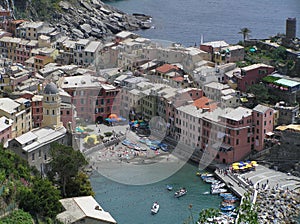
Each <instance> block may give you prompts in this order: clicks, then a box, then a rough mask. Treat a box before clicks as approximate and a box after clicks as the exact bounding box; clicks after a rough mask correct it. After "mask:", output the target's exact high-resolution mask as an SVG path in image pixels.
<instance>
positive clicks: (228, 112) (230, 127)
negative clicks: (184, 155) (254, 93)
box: [202, 107, 252, 163]
mask: <svg viewBox="0 0 300 224" xmlns="http://www.w3.org/2000/svg"><path fill="white" fill-rule="evenodd" d="M251 136H252V110H250V109H247V108H243V107H238V108H236V109H232V108H227V109H225V110H223V109H219V108H218V109H216V110H214V111H213V112H210V113H207V114H206V115H205V116H204V117H203V118H202V149H203V150H206V151H207V152H208V153H209V154H210V156H211V157H213V158H214V160H216V161H217V162H221V163H232V162H233V161H238V160H240V159H242V158H244V157H245V156H246V155H248V154H249V153H250V152H251V144H252V142H251Z"/></svg>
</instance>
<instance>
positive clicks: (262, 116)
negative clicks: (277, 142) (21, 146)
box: [253, 105, 274, 151]
mask: <svg viewBox="0 0 300 224" xmlns="http://www.w3.org/2000/svg"><path fill="white" fill-rule="evenodd" d="M253 124H254V125H255V130H254V132H255V133H254V138H255V144H254V149H255V150H256V151H260V150H262V149H263V148H264V140H265V138H266V137H267V135H269V134H270V133H272V132H273V129H274V109H272V108H270V107H267V106H264V105H257V106H256V107H254V108H253Z"/></svg>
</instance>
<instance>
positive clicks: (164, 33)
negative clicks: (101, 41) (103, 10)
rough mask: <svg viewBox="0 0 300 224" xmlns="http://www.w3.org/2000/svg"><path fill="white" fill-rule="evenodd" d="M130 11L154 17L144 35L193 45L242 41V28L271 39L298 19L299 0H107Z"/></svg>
mask: <svg viewBox="0 0 300 224" xmlns="http://www.w3.org/2000/svg"><path fill="white" fill-rule="evenodd" d="M104 2H105V3H107V4H110V5H112V6H114V7H116V8H118V9H121V10H122V11H124V12H127V13H144V14H147V15H151V16H152V17H153V25H154V26H155V29H150V30H143V31H138V32H137V33H138V34H141V35H142V36H144V37H147V38H151V39H164V40H170V41H173V42H179V43H182V44H183V45H184V46H191V45H194V44H195V43H196V44H199V43H200V40H201V35H203V37H204V42H207V41H215V40H225V41H226V42H228V43H231V44H236V43H237V42H238V41H239V40H242V35H241V34H238V32H239V31H240V29H241V28H243V27H247V28H248V29H250V30H251V31H252V32H251V34H250V35H251V38H268V37H270V36H273V35H275V34H277V33H285V21H286V19H287V18H288V17H296V18H297V20H298V26H297V36H300V1H299V0H272V1H266V0H251V1H249V0H247V1H246V0H184V1H183V0H115V1H114V0H110V1H104Z"/></svg>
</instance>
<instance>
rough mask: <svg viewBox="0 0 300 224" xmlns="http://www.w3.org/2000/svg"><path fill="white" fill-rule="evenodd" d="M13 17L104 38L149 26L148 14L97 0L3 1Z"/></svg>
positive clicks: (81, 35) (72, 33)
mask: <svg viewBox="0 0 300 224" xmlns="http://www.w3.org/2000/svg"><path fill="white" fill-rule="evenodd" d="M0 4H1V5H2V7H3V8H4V9H8V10H11V11H12V12H13V17H14V18H15V19H28V20H32V21H46V22H49V24H50V26H53V27H56V28H57V29H58V30H60V31H64V32H65V33H66V35H69V36H70V37H74V38H89V37H94V38H97V39H103V38H105V37H107V36H109V35H111V34H115V33H118V32H120V31H122V30H128V31H134V30H138V29H144V28H149V26H147V25H148V23H147V20H148V19H150V17H149V16H146V15H141V14H133V15H129V14H126V13H124V12H122V11H120V10H118V9H116V8H113V7H111V6H109V5H106V4H105V3H103V2H102V1H100V0H64V1H60V0H5V1H4V2H2V3H0Z"/></svg>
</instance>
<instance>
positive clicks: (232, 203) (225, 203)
mask: <svg viewBox="0 0 300 224" xmlns="http://www.w3.org/2000/svg"><path fill="white" fill-rule="evenodd" d="M234 204H235V202H225V201H222V202H221V206H222V207H226V206H230V205H234Z"/></svg>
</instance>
